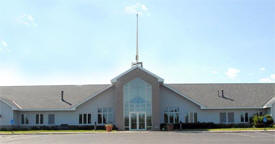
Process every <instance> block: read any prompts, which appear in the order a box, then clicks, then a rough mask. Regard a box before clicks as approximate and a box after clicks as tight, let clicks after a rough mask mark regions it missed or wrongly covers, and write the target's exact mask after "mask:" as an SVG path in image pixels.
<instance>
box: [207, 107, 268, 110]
mask: <svg viewBox="0 0 275 144" xmlns="http://www.w3.org/2000/svg"><path fill="white" fill-rule="evenodd" d="M230 109H232V110H233V109H234V110H235V109H264V107H216V108H207V107H205V108H202V110H230Z"/></svg>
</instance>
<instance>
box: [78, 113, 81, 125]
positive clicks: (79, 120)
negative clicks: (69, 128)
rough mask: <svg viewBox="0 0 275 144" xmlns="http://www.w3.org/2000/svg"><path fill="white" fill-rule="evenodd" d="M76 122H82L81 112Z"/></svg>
mask: <svg viewBox="0 0 275 144" xmlns="http://www.w3.org/2000/svg"><path fill="white" fill-rule="evenodd" d="M78 122H79V124H82V114H79V119H78Z"/></svg>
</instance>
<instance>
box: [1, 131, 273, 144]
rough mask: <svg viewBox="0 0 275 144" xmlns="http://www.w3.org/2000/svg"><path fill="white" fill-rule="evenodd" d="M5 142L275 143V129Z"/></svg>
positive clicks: (4, 141)
mask: <svg viewBox="0 0 275 144" xmlns="http://www.w3.org/2000/svg"><path fill="white" fill-rule="evenodd" d="M0 143H1V144H52V143H54V144H79V143H87V144H179V143H186V144H274V143H275V132H242V133H206V132H200V133H195V132H118V133H93V134H50V135H0Z"/></svg>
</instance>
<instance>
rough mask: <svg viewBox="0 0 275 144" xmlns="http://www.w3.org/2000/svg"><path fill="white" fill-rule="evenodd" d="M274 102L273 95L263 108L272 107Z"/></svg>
mask: <svg viewBox="0 0 275 144" xmlns="http://www.w3.org/2000/svg"><path fill="white" fill-rule="evenodd" d="M274 103H275V97H272V98H271V99H270V100H269V101H267V102H266V103H265V104H264V106H263V108H271V107H272V104H274Z"/></svg>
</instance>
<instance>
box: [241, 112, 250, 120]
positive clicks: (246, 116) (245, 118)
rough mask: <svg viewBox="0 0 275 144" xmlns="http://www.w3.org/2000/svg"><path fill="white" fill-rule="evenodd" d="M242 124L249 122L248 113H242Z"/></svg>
mask: <svg viewBox="0 0 275 144" xmlns="http://www.w3.org/2000/svg"><path fill="white" fill-rule="evenodd" d="M240 118H241V122H242V123H244V122H248V120H249V119H248V113H247V112H245V113H241V117H240Z"/></svg>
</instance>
